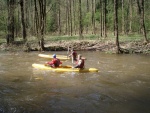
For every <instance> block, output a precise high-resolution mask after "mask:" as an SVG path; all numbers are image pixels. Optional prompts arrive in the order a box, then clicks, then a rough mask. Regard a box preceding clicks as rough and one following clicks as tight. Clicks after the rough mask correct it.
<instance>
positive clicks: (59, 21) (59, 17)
mask: <svg viewBox="0 0 150 113" xmlns="http://www.w3.org/2000/svg"><path fill="white" fill-rule="evenodd" d="M60 14H61V10H60V0H58V32H59V35H61V16H60Z"/></svg>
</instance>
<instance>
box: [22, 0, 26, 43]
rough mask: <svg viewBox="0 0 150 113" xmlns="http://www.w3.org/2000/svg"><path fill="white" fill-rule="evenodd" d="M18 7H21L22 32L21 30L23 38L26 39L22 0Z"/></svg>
mask: <svg viewBox="0 0 150 113" xmlns="http://www.w3.org/2000/svg"><path fill="white" fill-rule="evenodd" d="M20 7H21V22H22V32H23V39H24V41H26V40H27V39H26V36H27V33H26V23H25V15H24V14H25V13H24V7H25V6H24V0H20Z"/></svg>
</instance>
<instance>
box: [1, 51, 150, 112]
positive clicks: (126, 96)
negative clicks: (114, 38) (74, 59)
mask: <svg viewBox="0 0 150 113" xmlns="http://www.w3.org/2000/svg"><path fill="white" fill-rule="evenodd" d="M49 53H50V52H49ZM53 53H54V52H51V54H53ZM55 53H56V54H62V55H64V54H67V53H66V52H55ZM78 53H81V54H82V55H83V56H85V57H86V58H87V60H86V61H85V65H86V67H95V68H97V69H99V72H98V73H75V72H65V73H60V72H59V73H58V72H52V71H44V70H38V69H34V68H32V66H31V65H32V63H45V62H46V61H47V60H46V59H43V58H39V57H38V54H39V53H38V52H31V53H22V52H18V53H17V52H1V53H0V113H150V108H149V105H150V56H147V55H115V54H105V53H100V52H91V51H89V52H84V51H79V52H78ZM45 54H48V52H46V53H45ZM63 64H64V65H65V64H66V65H68V64H70V65H72V64H71V61H65V62H63Z"/></svg>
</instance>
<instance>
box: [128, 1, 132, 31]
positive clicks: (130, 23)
mask: <svg viewBox="0 0 150 113" xmlns="http://www.w3.org/2000/svg"><path fill="white" fill-rule="evenodd" d="M129 4H130V20H129V21H130V22H129V33H131V32H132V0H129Z"/></svg>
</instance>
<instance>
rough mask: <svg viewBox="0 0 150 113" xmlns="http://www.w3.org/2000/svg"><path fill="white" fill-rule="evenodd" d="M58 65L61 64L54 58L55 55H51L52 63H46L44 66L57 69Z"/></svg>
mask: <svg viewBox="0 0 150 113" xmlns="http://www.w3.org/2000/svg"><path fill="white" fill-rule="evenodd" d="M60 64H62V62H61V61H60V60H59V59H58V58H56V54H53V59H52V61H50V62H47V63H46V65H48V66H50V67H53V68H56V67H59V66H60Z"/></svg>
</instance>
